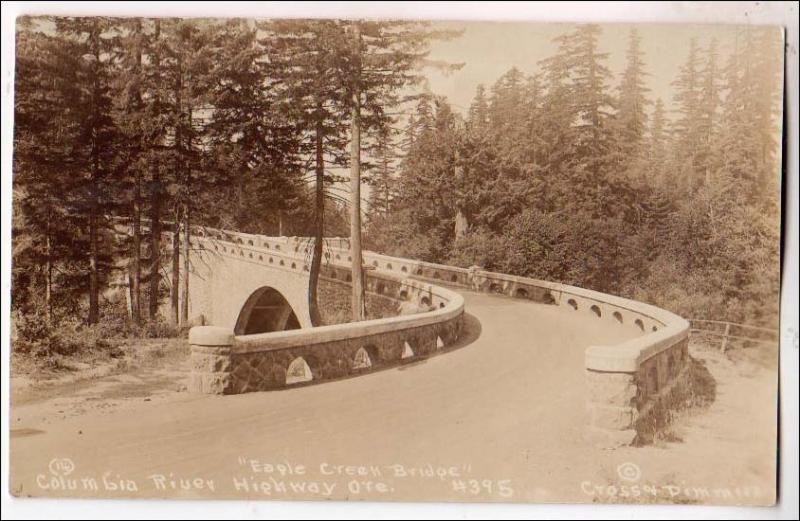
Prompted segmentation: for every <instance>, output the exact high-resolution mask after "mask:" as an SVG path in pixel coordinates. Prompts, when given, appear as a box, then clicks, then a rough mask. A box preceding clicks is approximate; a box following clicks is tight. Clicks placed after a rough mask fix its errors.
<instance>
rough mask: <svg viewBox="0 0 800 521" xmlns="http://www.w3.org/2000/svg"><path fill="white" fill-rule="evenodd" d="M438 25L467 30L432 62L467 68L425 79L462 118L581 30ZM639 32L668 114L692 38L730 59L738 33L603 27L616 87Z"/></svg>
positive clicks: (439, 46)
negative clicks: (507, 76) (477, 100)
mask: <svg viewBox="0 0 800 521" xmlns="http://www.w3.org/2000/svg"><path fill="white" fill-rule="evenodd" d="M438 25H441V26H443V27H445V28H448V29H463V30H464V32H463V34H462V35H461V36H459V37H457V38H454V39H452V40H450V41H438V42H434V44H433V45H432V46H431V52H430V58H431V59H433V60H444V61H446V62H449V63H462V62H463V63H464V67H463V68H462V69H461V70H459V71H457V72H455V73H450V74H449V75H447V76H446V75H444V74H442V73H441V72H438V71H436V70H432V69H428V70H426V71H425V76H426V77H427V79H428V87H429V88H430V90H431V91H432V92H433V93H435V94H439V95H444V96H446V97H447V98H448V100H449V101H450V103H451V104H452V105H453V107H454V108H455V109H457V110H459V111H461V112H462V113H464V112H465V111H466V110H467V108H468V107H469V105H470V103H471V101H472V98H473V97H474V95H475V89H476V88H477V86H478V85H479V84H484V85H485V86H486V87H487V89H488V88H489V87H490V86H491V85H492V84H493V83H494V82H495V81H496V80H497V79H498V78H499V77H500V76H501V75H502V74H503V73H505V72H506V71H508V70H509V69H510V68H511V67H514V66H516V67H517V68H519V69H520V70H522V71H523V72H525V73H527V74H531V73H535V72H536V71H537V69H538V65H537V62H539V61H540V60H542V59H544V58H547V57H549V56H552V55H553V54H554V53H555V52H556V49H557V44H556V43H554V42H553V39H554V38H555V37H557V36H559V35H561V34H564V33H566V32H570V31H571V30H573V29H574V27H575V26H574V25H572V24H555V23H546V24H545V23H518V22H444V23H440V24H438ZM633 27H636V28H637V29H638V31H639V35H640V37H641V38H642V50H643V51H644V61H645V69H646V70H647V72H648V73H649V76H648V78H647V83H648V87H649V88H650V90H651V92H650V97H651V99H653V100H655V99H657V98H659V97H660V98H661V99H662V101H663V102H664V104H665V106H666V107H667V108H668V109H669V108H670V107H671V105H672V98H673V89H672V87H671V85H670V84H671V82H672V81H673V80H674V79H675V77H676V76H677V74H678V71H679V68H680V66H681V65H682V64H683V63H684V62H685V60H686V56H687V54H688V50H689V41H690V40H691V38H692V37H697V39H698V44H699V45H700V47H701V49H704V48H705V47H706V46H707V45H708V43H709V42H710V41H711V39H712V38H717V40H718V43H719V47H720V54H721V57H722V58H723V59H724V57H725V56H726V55H727V52H728V50H729V49H731V48H732V46H733V41H734V31H735V28H736V26H733V25H676V24H672V25H668V24H636V25H630V24H614V25H607V24H603V25H601V28H602V34H601V36H600V39H599V42H598V43H599V47H600V51H601V52H608V53H609V57H608V62H607V65H608V67H609V68H610V69H611V71H612V73H613V74H614V80H613V81H614V83H613V84H614V85H615V84H616V81H617V80H618V77H619V76H620V73H621V72H622V70H623V68H624V67H625V51H626V48H627V45H628V36H629V32H630V29H631V28H633ZM776 30H777V29H776ZM721 64H724V61H722V62H721Z"/></svg>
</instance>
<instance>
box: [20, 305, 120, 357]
mask: <svg viewBox="0 0 800 521" xmlns="http://www.w3.org/2000/svg"><path fill="white" fill-rule="evenodd" d="M12 321H13V323H14V328H13V329H14V331H13V334H12V349H13V351H14V352H15V353H17V354H24V355H30V356H33V357H36V358H49V357H53V356H55V355H59V356H73V355H75V354H79V353H85V352H92V351H106V352H109V355H110V356H115V354H116V351H118V349H117V348H114V347H112V346H111V345H110V344H109V342H108V341H107V340H106V339H105V337H104V335H103V334H102V331H101V330H100V329H99V328H98V327H88V326H84V325H82V324H81V323H80V322H78V321H77V320H74V319H73V320H64V319H62V320H60V321H55V320H51V321H48V320H47V319H46V317H45V316H44V315H43V314H40V313H34V314H22V313H19V312H14V313H12Z"/></svg>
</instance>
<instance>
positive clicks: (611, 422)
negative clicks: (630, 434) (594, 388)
mask: <svg viewBox="0 0 800 521" xmlns="http://www.w3.org/2000/svg"><path fill="white" fill-rule="evenodd" d="M587 412H588V414H589V425H591V426H592V427H596V428H600V429H611V430H626V429H630V428H632V427H633V425H634V424H635V423H636V418H637V411H636V409H634V408H633V407H615V406H603V405H597V404H591V403H590V404H588V405H587Z"/></svg>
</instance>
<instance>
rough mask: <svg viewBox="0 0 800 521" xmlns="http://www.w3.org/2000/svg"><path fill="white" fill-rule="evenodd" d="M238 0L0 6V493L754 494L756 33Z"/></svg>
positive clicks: (770, 59) (764, 230)
mask: <svg viewBox="0 0 800 521" xmlns="http://www.w3.org/2000/svg"><path fill="white" fill-rule="evenodd" d="M254 7H255V5H254ZM407 7H411V6H407ZM59 12H60V11H59ZM250 13H251V14H250V16H247V17H232V16H231V17H225V16H224V15H219V17H205V16H202V17H175V16H166V15H165V16H152V13H151V12H150V11H148V14H147V15H146V16H145V15H142V16H128V15H124V16H105V15H83V14H80V13H77V14H76V15H74V16H73V15H66V14H53V15H50V14H31V15H28V14H23V15H20V16H18V17H17V18H16V20H15V22H14V50H13V61H14V63H13V68H14V70H13V77H10V78H9V85H10V87H9V88H10V89H12V90H13V129H12V128H10V127H9V128H7V129H4V139H6V135H8V136H9V137H10V138H11V139H12V140H13V142H12V144H11V145H10V149H11V150H12V154H13V155H12V157H11V158H10V160H9V163H10V164H11V173H10V175H11V182H10V183H11V188H12V193H11V196H10V204H11V207H10V214H11V218H10V237H11V239H10V250H9V254H10V276H9V278H10V294H9V295H4V297H3V298H4V299H6V298H8V299H10V304H9V308H4V309H9V312H10V316H4V317H3V318H4V320H3V322H8V324H9V327H8V335H9V338H8V344H6V345H8V346H9V349H8V350H7V351H4V356H6V353H7V356H8V358H5V359H4V362H5V363H6V364H8V367H9V372H10V374H9V382H10V383H9V388H7V389H8V394H7V395H6V398H4V399H5V400H6V401H8V402H9V403H10V407H9V409H8V433H7V434H8V438H7V439H8V442H9V449H8V451H9V452H8V454H9V456H8V457H9V460H8V467H7V468H5V469H4V471H3V472H4V473H7V474H8V475H7V479H8V491H7V492H8V493H9V494H11V495H12V496H14V497H16V498H41V497H46V498H84V499H87V498H90V499H126V500H130V499H136V500H148V499H181V500H189V499H204V500H217V499H228V500H231V499H233V500H250V501H264V500H279V501H292V500H304V501H307V500H334V501H370V502H387V501H391V502H458V503H475V502H479V503H487V502H489V503H569V504H625V505H704V506H709V505H715V506H716V505H720V506H762V507H764V506H767V507H768V506H773V505H775V504H776V503H777V502H778V501H779V496H780V494H782V493H784V492H785V491H782V490H779V487H778V476H779V474H780V472H781V469H780V466H779V461H778V454H779V438H780V437H779V431H780V428H781V427H780V421H779V360H780V356H779V353H780V351H779V344H780V343H781V341H782V340H785V339H786V336H785V335H782V334H781V330H780V326H781V324H780V314H781V282H782V275H781V274H782V264H781V259H782V252H783V246H782V222H783V221H782V207H785V204H786V203H785V193H784V192H783V190H785V188H786V187H785V180H784V174H783V172H784V161H785V157H784V152H783V144H784V139H785V138H784V125H785V118H784V106H785V103H784V88H785V86H786V85H788V84H787V83H786V80H785V77H784V71H785V62H784V59H785V38H786V33H785V28H784V27H782V26H779V25H768V24H755V23H749V24H746V25H744V24H722V23H702V24H699V23H682V24H675V23H653V22H648V23H606V22H598V23H593V22H592V21H591V17H590V16H589V14H590V13H589V12H588V11H587V12H586V15H587V16H589V19H587V20H586V21H585V22H580V23H577V22H576V23H572V22H559V23H556V22H550V21H547V22H535V21H530V20H506V21H491V20H474V19H470V20H464V21H458V20H436V19H430V20H420V19H411V18H405V17H394V18H380V17H375V18H373V17H368V16H366V15H365V16H364V17H363V18H361V17H357V16H356V17H337V16H334V15H325V16H306V17H292V16H279V17H274V16H271V15H270V11H269V10H268V9H265V10H259V9H255V8H254V9H251V10H250ZM79 14H80V15H79ZM795 14H796V13H795ZM786 59H791V60H796V59H797V55H796V49H795V50H794V54H793V56H792V57H791V58H786ZM4 88H5V84H4ZM793 88H794V89H796V85H794V87H793ZM4 95H5V94H4ZM795 110H796V107H795ZM5 124H6V120H4V125H5ZM12 130H13V136H12ZM6 131H8V134H6ZM795 145H796V143H795ZM5 175H6V174H5V172H4V177H5ZM795 175H796V174H795ZM795 189H796V188H795ZM783 218H784V219H785V216H784V217H783ZM795 233H796V231H795ZM795 247H796V246H795ZM795 253H796V252H795ZM783 254H784V255H785V254H786V252H783ZM4 284H5V282H4ZM4 287H5V286H4ZM784 291H786V289H784ZM795 297H796V296H795ZM795 313H796V312H795ZM790 340H791V339H790ZM4 341H6V340H5V339H4ZM793 342H794V350H795V351H796V347H797V332H796V330H795V331H794V337H793ZM781 362H783V361H782V360H781ZM796 369H797V368H796V367H795V368H794V371H795V373H796ZM795 389H796V384H795ZM794 392H795V394H796V390H795V391H794ZM795 399H796V397H795ZM796 429H797V425H796V424H795V425H794V443H796V437H797V430H796ZM795 472H796V469H795ZM794 494H795V497H796V490H795V491H794ZM795 504H796V499H795Z"/></svg>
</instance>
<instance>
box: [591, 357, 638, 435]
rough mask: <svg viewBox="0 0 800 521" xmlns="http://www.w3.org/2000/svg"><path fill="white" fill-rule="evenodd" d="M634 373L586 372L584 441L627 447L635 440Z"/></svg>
mask: <svg viewBox="0 0 800 521" xmlns="http://www.w3.org/2000/svg"><path fill="white" fill-rule="evenodd" d="M636 393H637V382H636V374H635V373H607V372H598V371H593V370H591V369H587V370H586V413H587V415H588V417H589V418H588V420H589V421H588V424H589V425H588V432H587V433H586V434H587V439H588V440H589V441H590V442H591V443H593V444H594V445H596V446H598V447H601V448H615V447H620V446H623V445H630V443H631V442H632V441H633V440H634V438H635V437H636V429H635V425H636V420H637V418H638V410H637V408H636Z"/></svg>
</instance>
